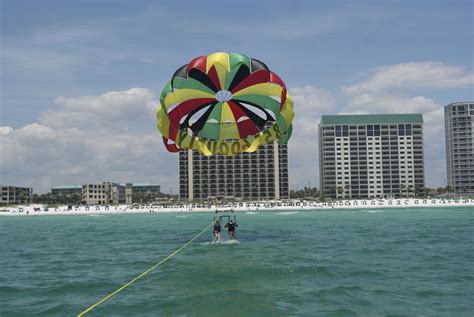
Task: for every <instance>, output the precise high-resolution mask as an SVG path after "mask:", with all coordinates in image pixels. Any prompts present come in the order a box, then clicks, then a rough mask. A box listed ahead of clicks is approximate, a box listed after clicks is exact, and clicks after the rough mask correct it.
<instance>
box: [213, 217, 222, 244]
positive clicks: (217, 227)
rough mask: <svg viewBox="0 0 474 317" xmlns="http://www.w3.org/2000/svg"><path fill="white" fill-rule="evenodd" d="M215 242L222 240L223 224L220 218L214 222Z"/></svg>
mask: <svg viewBox="0 0 474 317" xmlns="http://www.w3.org/2000/svg"><path fill="white" fill-rule="evenodd" d="M213 233H214V242H218V241H221V224H220V222H219V220H216V222H215V223H214V231H213Z"/></svg>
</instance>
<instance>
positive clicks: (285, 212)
mask: <svg viewBox="0 0 474 317" xmlns="http://www.w3.org/2000/svg"><path fill="white" fill-rule="evenodd" d="M297 213H298V211H282V212H277V215H294V214H297Z"/></svg>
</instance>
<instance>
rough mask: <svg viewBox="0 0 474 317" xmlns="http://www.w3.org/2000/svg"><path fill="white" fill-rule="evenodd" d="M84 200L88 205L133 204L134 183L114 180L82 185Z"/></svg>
mask: <svg viewBox="0 0 474 317" xmlns="http://www.w3.org/2000/svg"><path fill="white" fill-rule="evenodd" d="M82 200H83V201H84V202H86V204H88V205H110V204H114V205H116V204H131V203H132V184H131V183H126V184H124V185H121V184H117V183H113V182H102V183H97V184H84V185H82Z"/></svg>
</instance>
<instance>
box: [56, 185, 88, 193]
mask: <svg viewBox="0 0 474 317" xmlns="http://www.w3.org/2000/svg"><path fill="white" fill-rule="evenodd" d="M51 194H53V195H73V194H79V195H82V186H81V185H63V186H57V187H53V188H51Z"/></svg>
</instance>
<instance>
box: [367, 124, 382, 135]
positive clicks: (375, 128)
mask: <svg viewBox="0 0 474 317" xmlns="http://www.w3.org/2000/svg"><path fill="white" fill-rule="evenodd" d="M367 136H380V125H378V124H376V125H367Z"/></svg>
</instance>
